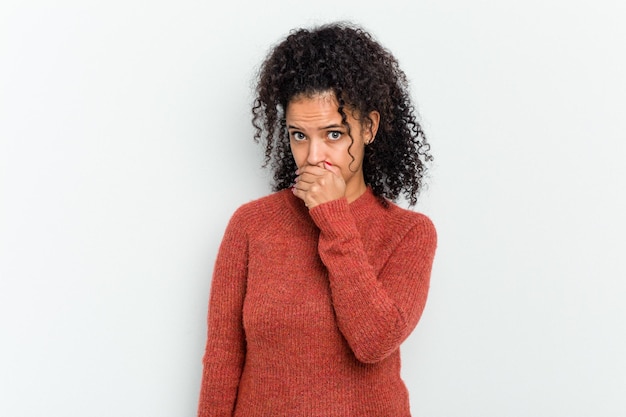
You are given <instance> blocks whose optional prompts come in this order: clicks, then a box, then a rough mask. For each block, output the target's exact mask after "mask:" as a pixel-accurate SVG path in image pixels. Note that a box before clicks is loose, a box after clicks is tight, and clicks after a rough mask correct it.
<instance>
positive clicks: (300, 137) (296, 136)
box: [291, 132, 306, 142]
mask: <svg viewBox="0 0 626 417" xmlns="http://www.w3.org/2000/svg"><path fill="white" fill-rule="evenodd" d="M291 137H292V138H293V140H295V141H296V142H300V141H303V140H304V139H306V136H304V133H302V132H291Z"/></svg>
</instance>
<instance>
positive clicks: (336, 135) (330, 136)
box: [328, 130, 341, 140]
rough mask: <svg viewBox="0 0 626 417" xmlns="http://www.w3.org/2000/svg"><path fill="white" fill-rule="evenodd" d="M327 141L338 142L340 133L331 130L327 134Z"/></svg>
mask: <svg viewBox="0 0 626 417" xmlns="http://www.w3.org/2000/svg"><path fill="white" fill-rule="evenodd" d="M328 139H330V140H339V139H341V132H339V131H338V130H333V131H330V132H328Z"/></svg>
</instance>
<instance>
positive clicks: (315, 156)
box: [306, 139, 326, 165]
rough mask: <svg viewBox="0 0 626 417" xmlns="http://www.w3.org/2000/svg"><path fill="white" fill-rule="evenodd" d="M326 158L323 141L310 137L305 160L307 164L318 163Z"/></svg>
mask: <svg viewBox="0 0 626 417" xmlns="http://www.w3.org/2000/svg"><path fill="white" fill-rule="evenodd" d="M325 160H326V150H325V147H324V142H323V141H321V140H315V139H312V140H310V141H309V153H308V154H307V157H306V162H307V164H309V165H318V164H320V163H322V162H324V161H325Z"/></svg>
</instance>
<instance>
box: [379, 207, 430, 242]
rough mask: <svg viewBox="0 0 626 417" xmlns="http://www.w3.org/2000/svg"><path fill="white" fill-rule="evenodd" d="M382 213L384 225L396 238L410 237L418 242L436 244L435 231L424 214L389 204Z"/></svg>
mask: <svg viewBox="0 0 626 417" xmlns="http://www.w3.org/2000/svg"><path fill="white" fill-rule="evenodd" d="M384 212H385V214H384V216H383V218H384V224H386V225H387V226H386V227H387V228H388V230H389V231H390V232H391V233H393V234H395V235H396V236H397V237H399V238H403V237H405V236H412V237H413V238H418V239H420V240H424V239H425V240H429V241H433V242H436V240H437V230H436V228H435V225H434V223H433V222H432V220H431V219H430V217H428V216H427V215H426V214H424V213H420V212H417V211H413V210H409V209H406V208H402V207H400V206H398V205H396V204H394V203H391V202H390V203H389V205H388V207H386V208H385V209H384Z"/></svg>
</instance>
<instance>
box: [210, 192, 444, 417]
mask: <svg viewBox="0 0 626 417" xmlns="http://www.w3.org/2000/svg"><path fill="white" fill-rule="evenodd" d="M436 241H437V238H436V232H435V228H434V226H433V224H432V222H431V221H430V220H429V218H428V217H426V216H425V215H423V214H420V213H416V212H413V211H409V210H406V209H403V208H400V207H399V206H397V205H395V204H393V203H391V202H389V204H388V205H387V207H385V206H384V205H383V204H381V203H380V201H379V200H378V199H377V198H376V197H375V196H374V194H373V193H372V191H371V190H370V189H369V188H368V189H367V191H366V192H365V193H364V194H363V195H361V196H360V197H358V198H357V200H355V201H353V202H351V203H348V202H347V200H346V199H345V198H342V199H339V200H334V201H330V202H326V203H323V204H320V205H318V206H316V207H314V208H313V209H311V210H308V209H307V208H306V207H305V206H304V203H303V201H302V200H300V199H299V198H297V197H295V196H294V195H293V193H292V192H291V191H290V190H283V191H279V192H277V193H273V194H270V195H269V196H265V197H262V198H260V199H257V200H255V201H252V202H249V203H246V204H244V205H242V206H241V207H240V208H239V209H237V210H236V211H235V213H234V214H233V216H232V217H231V219H230V221H229V223H228V226H227V227H226V231H225V233H224V237H223V240H222V243H221V245H220V248H219V251H218V255H217V259H216V262H215V267H214V271H213V279H212V282H211V291H210V297H209V313H208V337H207V343H206V350H205V354H204V357H203V373H202V382H201V388H200V399H199V406H198V416H199V417H209V416H211V417H215V416H228V417H232V416H236V417H255V416H272V417H278V416H289V417H299V416H306V417H313V416H320V417H322V416H323V417H328V416H333V417H343V416H346V417H347V416H358V417H362V416H381V417H383V416H393V417H403V416H410V408H409V399H408V392H407V389H406V387H405V385H404V383H403V381H402V379H401V376H400V351H399V347H400V344H401V343H402V342H403V341H404V340H405V339H406V338H407V337H408V336H409V334H410V333H411V331H412V330H413V329H414V328H415V326H416V325H417V322H418V320H419V318H420V316H421V314H422V311H423V309H424V305H425V303H426V298H427V293H428V288H429V281H430V273H431V267H432V263H433V257H434V254H435V248H436V243H437V242H436Z"/></svg>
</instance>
